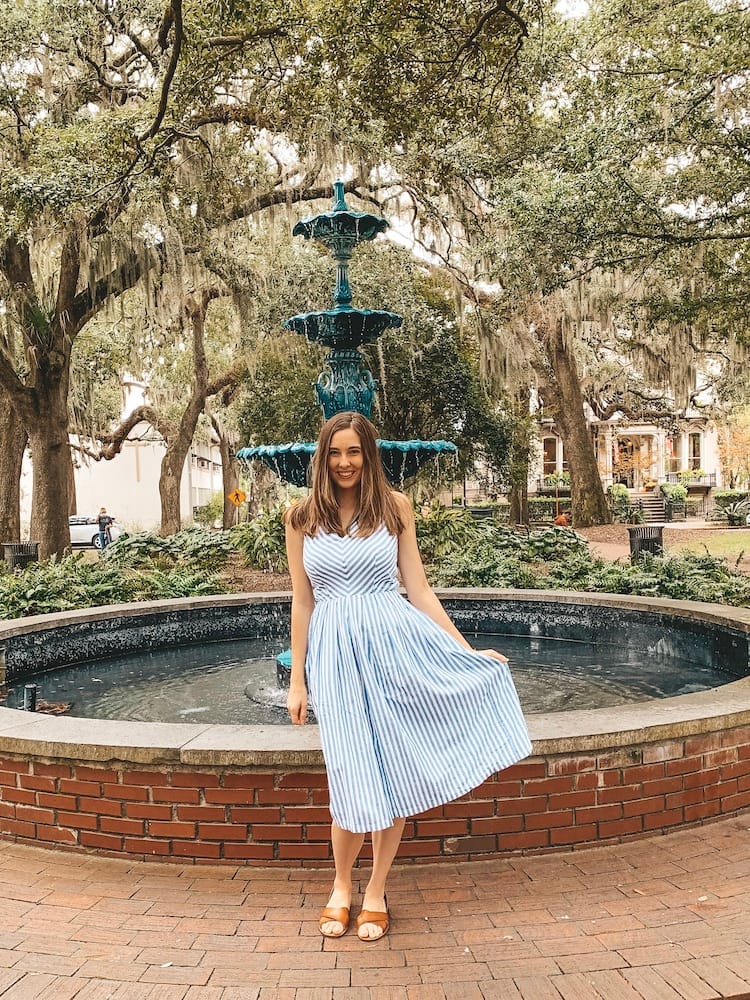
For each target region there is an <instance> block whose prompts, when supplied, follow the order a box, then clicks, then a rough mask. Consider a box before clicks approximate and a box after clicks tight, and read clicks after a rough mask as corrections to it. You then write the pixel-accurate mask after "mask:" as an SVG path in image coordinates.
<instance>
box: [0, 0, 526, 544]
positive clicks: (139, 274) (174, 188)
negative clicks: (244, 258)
mask: <svg viewBox="0 0 750 1000" xmlns="http://www.w3.org/2000/svg"><path fill="white" fill-rule="evenodd" d="M350 22H351V24H352V25H354V26H356V30H353V31H347V30H342V28H344V29H345V28H346V25H347V24H349V23H350ZM428 25H429V31H428V30H426V29H427V26H428ZM525 31H526V28H525V23H524V21H523V20H522V19H521V18H520V17H519V15H518V13H517V11H516V9H515V8H514V7H513V6H512V5H511V4H508V3H506V2H500V3H484V4H483V3H477V4H472V5H469V6H467V5H464V4H458V3H455V2H451V3H448V2H443V3H441V4H437V5H436V4H435V3H430V4H427V3H407V4H403V3H401V2H399V3H396V2H395V0H389V2H384V3H382V4H379V5H378V6H377V8H375V9H373V8H372V7H371V5H364V4H362V5H360V4H344V3H343V2H341V3H334V4H332V5H327V6H326V7H325V9H321V8H320V7H319V6H318V5H314V4H309V3H296V4H289V3H284V4H278V5H276V6H274V4H268V5H265V6H264V7H262V8H256V6H254V5H253V4H251V3H240V4H233V5H223V4H217V5H204V4H197V3H191V4H184V5H183V3H182V0H170V2H169V3H168V4H166V5H165V4H163V3H158V4H157V3H155V2H153V0H139V2H138V3H135V0H121V2H119V3H117V4H112V5H107V6H106V7H101V6H100V5H98V4H97V3H95V2H94V0H83V2H81V3H76V4H72V3H71V4H68V3H63V4H57V3H55V4H53V3H51V2H47V0H23V2H19V3H17V4H16V5H14V6H13V7H12V8H11V9H10V10H9V11H8V12H7V16H6V17H5V18H4V21H3V25H2V27H1V28H0V64H1V65H2V80H1V82H0V160H1V161H2V168H3V171H2V179H1V180H0V208H1V209H2V211H1V213H0V279H1V280H2V291H1V292H0V294H2V296H3V299H4V304H5V305H6V311H5V313H4V316H5V317H6V318H5V320H4V323H5V333H6V347H7V349H6V350H4V351H3V352H2V356H1V357H0V391H2V394H3V396H4V398H5V399H6V404H7V402H9V403H10V405H11V406H12V408H13V413H14V414H15V415H16V417H17V418H18V422H19V424H20V425H21V427H22V429H23V430H22V433H26V434H27V435H28V438H29V443H30V448H31V453H32V457H33V463H34V489H33V504H32V535H33V536H34V537H38V538H39V539H40V541H41V554H42V555H48V554H51V553H55V552H61V551H62V550H63V549H64V548H65V547H66V545H67V544H68V542H69V536H68V529H67V516H66V515H67V510H68V507H69V502H68V501H69V495H70V482H71V471H70V455H69V449H68V439H67V432H68V393H69V388H70V357H71V350H72V344H73V342H74V340H75V338H76V337H77V336H78V335H79V333H80V332H81V330H82V329H83V328H84V327H85V325H86V324H87V323H88V322H90V321H91V320H92V319H93V318H95V317H96V316H97V315H99V314H100V313H101V312H102V310H103V309H105V308H106V307H107V306H109V305H111V303H112V302H113V300H116V299H117V298H118V297H119V296H121V295H123V294H124V293H125V292H127V290H128V289H130V288H134V287H135V286H136V285H137V284H139V283H146V288H147V289H151V288H157V286H158V280H157V279H158V276H159V275H160V274H162V273H164V272H165V271H167V272H169V271H170V270H174V269H176V268H179V266H180V262H181V260H182V259H184V256H185V255H186V254H191V253H195V254H200V253H201V252H202V251H203V246H202V241H201V240H200V239H199V240H198V241H197V242H196V243H195V244H193V245H189V244H186V243H185V241H184V238H183V236H184V232H183V230H184V222H185V217H186V216H187V217H190V216H193V215H194V216H195V217H196V218H197V219H198V220H200V222H201V224H202V226H203V227H204V228H205V229H206V230H210V231H215V230H216V229H218V228H221V227H224V226H227V225H230V224H231V223H232V222H236V221H238V220H242V219H246V218H248V217H251V216H254V215H255V214H257V213H258V212H261V211H264V210H266V209H269V208H272V207H273V206H274V205H279V204H281V205H284V204H289V203H294V202H297V201H302V200H308V199H314V198H317V197H324V196H326V197H327V196H328V195H329V193H330V180H331V177H330V166H331V159H332V157H331V153H330V151H331V150H334V154H333V158H335V159H337V161H338V162H340V163H343V164H344V165H347V164H353V165H354V168H355V170H354V179H353V181H352V182H350V183H352V185H353V184H354V182H355V181H356V180H360V181H363V180H367V179H368V175H369V173H370V172H371V171H372V169H373V165H375V164H382V163H383V162H384V160H385V159H387V157H384V156H383V147H384V146H387V145H388V144H389V143H395V142H398V143H399V146H398V148H397V147H396V146H393V150H394V152H396V153H397V154H398V155H399V156H403V155H404V151H406V154H407V158H411V160H412V161H413V162H416V161H418V160H419V157H420V155H423V154H422V153H421V152H420V149H423V150H428V149H429V148H430V147H436V146H438V145H440V143H441V142H442V143H444V140H445V137H446V135H447V134H448V133H450V134H453V133H454V131H455V130H453V129H452V123H453V122H459V124H460V125H461V126H462V127H463V126H464V125H465V124H466V123H468V122H471V121H474V120H476V119H477V118H478V117H479V116H481V115H482V114H483V113H486V112H487V109H488V108H489V107H490V106H491V102H492V99H493V97H494V95H495V94H496V92H497V90H498V88H499V87H501V86H502V85H503V83H504V82H505V80H506V77H507V71H508V69H509V67H511V66H512V63H513V60H514V57H515V55H516V53H517V51H518V48H519V46H520V44H521V41H522V39H523V37H524V34H525ZM436 98H439V100H436ZM420 106H422V107H424V109H425V111H424V114H423V115H420V114H419V113H418V110H417V109H418V108H419V107H420ZM365 124H366V125H367V126H368V127H367V128H365V127H364V126H365ZM358 126H361V127H358ZM417 126H418V134H415V130H416V128H417ZM269 137H270V138H269ZM423 139H424V145H423V146H421V147H420V143H421V141H422V140H423ZM290 149H295V150H296V152H297V160H296V161H295V160H294V157H292V162H291V164H290V163H289V160H288V157H287V152H288V151H289V150H290ZM375 152H377V156H375V155H373V154H374V153H375ZM197 291H198V293H199V300H198V301H199V307H198V311H197V312H195V311H193V313H192V315H200V312H201V309H202V305H201V304H200V303H202V296H203V294H204V291H205V287H203V288H201V289H198V290H197ZM153 305H154V309H155V310H156V311H157V312H158V302H156V303H154V304H153ZM185 307H186V308H187V309H188V311H190V310H191V309H193V307H192V306H191V304H190V301H188V300H186V303H185ZM13 440H15V441H16V444H15V448H16V452H15V454H16V455H17V454H18V449H20V444H19V443H18V439H15V438H14V439H13ZM2 460H3V461H4V462H6V464H5V465H4V467H3V469H2V471H3V472H5V473H8V475H10V476H13V475H15V472H14V468H15V466H14V464H13V462H11V461H10V460H9V459H8V460H6V456H5V453H4V454H3V459H2ZM16 464H17V463H16ZM10 502H11V503H12V502H13V501H12V499H11V501H10Z"/></svg>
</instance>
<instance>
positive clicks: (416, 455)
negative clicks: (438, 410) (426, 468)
mask: <svg viewBox="0 0 750 1000" xmlns="http://www.w3.org/2000/svg"><path fill="white" fill-rule="evenodd" d="M316 447H317V445H316V444H315V443H314V442H312V441H304V442H292V443H290V444H259V445H255V446H254V447H252V448H240V450H239V451H238V452H237V458H238V459H239V460H240V461H241V462H242V463H243V464H245V465H249V463H250V462H251V461H252V460H254V459H255V460H257V461H260V462H263V464H264V465H267V466H268V468H269V469H271V470H272V471H273V472H274V473H275V474H276V475H277V476H278V477H279V479H281V480H282V481H283V482H285V483H291V484H292V485H293V486H307V485H308V482H307V469H308V466H309V465H310V462H311V461H312V457H313V455H314V454H315V449H316ZM378 450H379V452H380V460H381V462H382V463H383V468H384V469H385V474H386V478H387V479H388V482H389V483H391V484H392V485H393V486H403V484H404V481H405V480H407V479H409V478H411V476H415V475H416V474H417V472H418V471H419V469H420V468H421V467H422V466H423V465H424V463H425V462H427V461H429V459H431V458H435V457H437V456H439V455H456V454H457V452H458V448H457V447H456V445H455V444H453V443H452V442H451V441H419V440H412V441H383V440H381V439H378Z"/></svg>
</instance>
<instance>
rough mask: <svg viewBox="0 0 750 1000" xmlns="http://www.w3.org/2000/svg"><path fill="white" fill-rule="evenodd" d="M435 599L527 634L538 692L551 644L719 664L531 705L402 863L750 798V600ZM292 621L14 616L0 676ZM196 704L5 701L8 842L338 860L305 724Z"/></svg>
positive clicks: (163, 615)
mask: <svg viewBox="0 0 750 1000" xmlns="http://www.w3.org/2000/svg"><path fill="white" fill-rule="evenodd" d="M440 596H441V598H442V599H443V601H444V602H445V604H446V607H447V608H448V610H449V611H450V613H451V614H452V616H453V618H454V620H455V621H456V622H457V623H458V624H459V626H460V627H461V628H462V630H464V631H465V632H466V633H467V634H475V633H476V634H478V635H479V636H480V637H481V639H482V640H483V641H484V642H486V643H487V644H497V645H499V646H501V648H503V647H504V646H506V645H508V643H509V642H511V640H508V639H502V638H499V637H498V638H496V636H498V634H500V635H506V636H507V635H516V636H520V637H521V638H520V639H519V640H518V641H519V642H521V643H522V645H521V647H519V650H518V652H517V653H514V654H513V655H514V656H515V657H516V659H517V660H519V661H520V659H522V657H523V656H524V655H526V656H528V658H529V659H530V661H531V662H532V664H533V663H536V664H537V666H539V664H544V671H545V673H544V677H543V678H542V683H541V685H540V686H541V687H542V688H552V687H554V686H555V683H556V681H555V679H554V675H552V674H550V673H549V672H548V671H549V668H550V667H551V666H553V664H551V663H550V662H548V661H550V656H549V655H548V651H549V649H550V648H551V647H550V646H549V643H548V641H547V640H548V637H554V639H555V640H563V641H564V642H565V643H566V644H570V645H571V646H573V645H579V644H581V643H583V644H585V643H586V642H587V641H590V640H591V638H592V637H596V639H597V641H598V642H599V643H600V644H601V645H604V646H606V647H608V648H609V649H610V651H611V654H612V655H611V657H610V658H612V659H620V660H621V661H623V662H624V663H628V662H632V661H633V658H634V656H635V653H634V651H637V652H638V654H639V655H640V658H641V659H643V660H645V661H648V662H650V663H653V664H657V666H658V665H659V664H661V665H662V666H663V665H664V664H665V663H669V662H671V661H670V659H669V658H671V657H677V658H678V659H682V660H685V661H687V662H689V663H690V664H692V667H691V672H692V674H693V676H691V677H690V678H689V683H691V684H692V683H693V682H694V681H695V674H705V671H707V670H709V669H718V671H719V673H718V674H715V675H708V674H705V676H704V677H703V679H702V680H701V683H702V684H706V683H707V684H710V685H711V686H710V687H708V688H707V689H706V690H703V691H699V692H692V693H679V692H680V691H681V690H682V689H681V687H680V685H681V684H682V681H680V680H677V681H676V686H673V688H672V689H671V690H670V689H669V688H668V689H667V690H665V691H663V692H662V695H664V696H663V697H661V698H658V699H653V698H649V697H648V696H649V694H650V691H649V690H645V691H641V692H640V693H639V694H638V697H639V698H641V699H642V698H644V697H645V698H646V699H647V700H640V701H632V700H631V701H625V700H624V698H625V696H624V695H621V694H620V693H619V691H618V693H617V694H616V696H615V698H614V704H613V703H611V702H612V699H609V700H610V704H608V705H606V706H602V707H598V708H592V707H590V708H580V707H578V701H577V699H578V694H577V688H576V685H575V684H574V685H573V693H572V695H571V696H570V698H569V699H568V700H569V701H571V700H572V702H573V703H574V706H575V707H572V708H571V705H570V704H569V705H568V706H566V707H568V708H569V709H570V710H568V711H557V710H552V709H557V708H560V707H563V706H560V705H552V704H550V705H548V706H546V710H544V711H536V712H532V714H530V715H529V723H530V730H531V734H532V738H533V740H534V755H533V756H532V757H530V758H528V759H527V760H526V761H524V762H522V763H520V764H517V765H515V766H514V767H512V768H509V769H508V770H506V771H504V772H502V773H500V774H498V775H493V776H491V777H490V778H489V779H488V780H487V781H486V782H484V783H483V785H481V786H479V788H477V789H475V790H474V791H473V792H471V793H470V794H469V795H467V796H464V797H463V798H462V799H459V800H458V801H456V802H454V803H448V804H447V805H445V806H442V807H439V808H438V809H434V810H431V811H430V812H429V813H426V814H424V815H422V816H418V817H413V818H410V819H409V822H408V823H407V832H406V837H405V839H404V842H403V844H402V848H401V854H400V857H401V859H402V860H413V861H419V860H432V861H434V860H440V859H441V858H442V859H452V860H455V859H456V858H471V859H475V858H481V857H487V856H496V855H498V854H503V853H506V852H508V853H512V852H519V851H538V850H544V849H549V848H558V849H559V848H561V847H564V846H582V845H585V844H593V843H602V842H609V841H612V840H617V839H624V838H629V837H634V836H640V835H643V834H645V833H650V832H655V831H658V830H666V829H672V828H674V827H675V826H679V825H685V824H690V823H695V822H701V821H704V820H707V819H710V818H712V817H715V816H719V815H728V814H731V813H733V812H737V811H739V810H741V809H744V808H746V807H747V806H748V805H750V678H748V676H747V674H748V637H749V636H750V611H747V610H744V609H735V608H726V607H719V606H713V605H705V604H697V603H687V602H675V601H660V600H655V599H650V598H633V597H614V596H608V595H600V594H572V593H569V594H565V593H549V592H544V593H542V592H533V591H521V592H508V591H489V590H488V591H476V590H467V591H443V592H442V593H441V594H440ZM288 617H289V595H257V594H254V595H230V596H224V597H216V598H192V599H184V600H177V601H165V602H159V603H154V604H133V605H125V606H120V607H116V608H112V607H108V608H99V609H88V610H87V611H81V612H68V613H65V614H59V615H55V616H39V617H38V618H28V619H22V620H18V621H15V622H7V623H4V624H3V626H2V627H0V649H1V650H2V657H0V672H2V671H3V670H4V672H5V677H4V678H3V679H4V680H5V681H6V683H7V684H8V686H10V687H16V688H17V687H19V685H20V686H22V683H23V681H24V679H25V678H26V677H28V676H29V675H30V674H32V673H35V672H38V671H39V670H42V671H47V670H53V669H55V668H57V667H58V666H60V665H61V664H65V663H67V664H70V663H80V664H82V667H81V669H82V670H84V671H86V670H88V669H89V668H88V667H86V666H85V665H83V664H85V663H87V662H90V661H93V660H101V659H102V658H105V657H112V656H117V655H120V654H130V653H132V652H134V651H143V650H157V649H164V648H167V649H169V648H172V647H174V646H175V645H179V644H193V645H198V646H205V645H206V644H208V643H211V642H216V641H218V640H221V643H220V645H221V646H226V648H229V647H228V644H229V643H232V642H238V641H239V642H242V643H247V642H248V640H249V639H255V640H258V641H259V642H261V644H262V643H266V644H267V645H266V646H265V647H263V648H264V649H267V650H268V652H269V653H270V654H272V653H273V652H274V651H276V650H278V649H280V648H281V647H282V645H283V644H284V642H285V636H286V635H288ZM512 641H513V642H515V641H516V640H512ZM524 650H525V651H526V652H525V653H524ZM545 650H547V653H545V652H544V651H545ZM511 652H512V651H511ZM94 669H97V668H94ZM538 672H539V671H537V673H538ZM658 672H659V671H657V673H658ZM661 672H662V674H663V675H664V679H665V680H666V681H667V683H673V684H674V683H675V678H674V676H672V672H671V670H669V669H668V670H666V672H665V671H664V670H662V671H661ZM530 673H531V674H533V670H532V671H530ZM589 673H590V671H589ZM732 678H735V679H732ZM99 679H100V680H101V678H99ZM586 679H587V680H588V681H589V682H590V681H591V680H592V678H591V677H590V676H589V677H588V678H586ZM537 680H538V678H537ZM593 680H594V681H595V682H596V680H597V679H596V677H595V678H593ZM717 680H727V683H724V684H722V685H721V686H714V685H715V684H716V682H717ZM125 683H127V682H125ZM618 683H619V681H618ZM649 683H650V682H649ZM576 684H577V681H576ZM95 686H98V685H95ZM594 687H597V684H596V683H594ZM44 696H45V697H49V695H47V694H46V693H45V695H44ZM242 697H243V698H244V693H243V695H242ZM522 697H523V696H522ZM50 700H52V699H50ZM151 700H152V701H153V700H154V698H153V697H152V699H151ZM244 700H245V703H246V704H247V703H248V700H247V699H246V698H245V699H244ZM199 707H200V706H199ZM201 715H202V713H195V714H193V715H187V716H183V717H182V718H184V719H186V721H182V722H177V723H175V722H151V721H109V720H105V719H93V718H92V719H88V718H80V717H54V716H48V715H42V714H38V713H29V712H22V711H17V710H15V709H12V708H2V709H0V835H2V836H4V837H6V838H14V839H17V840H19V841H23V842H34V843H41V844H46V845H52V844H56V845H61V846H65V847H67V848H69V849H74V850H89V851H103V852H106V853H110V854H114V855H130V856H137V857H158V858H161V859H165V860H167V859H170V858H174V859H178V860H181V861H184V860H186V859H193V860H195V861H224V862H234V863H237V862H238V861H244V862H247V863H255V864H279V863H283V864H323V865H327V864H330V861H331V859H330V853H329V852H330V846H329V843H328V826H327V824H328V812H327V809H326V802H327V788H326V780H325V769H324V767H323V762H322V756H321V753H320V745H319V741H318V734H317V727H316V726H314V725H312V726H306V727H302V728H297V727H292V726H288V725H272V724H269V723H268V722H258V723H255V724H250V725H247V724H239V723H235V724H233V723H225V724H220V723H219V724H217V723H212V722H211V721H208V720H206V719H204V718H202V717H201ZM245 718H246V716H245Z"/></svg>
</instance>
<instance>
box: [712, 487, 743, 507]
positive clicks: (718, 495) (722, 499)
mask: <svg viewBox="0 0 750 1000" xmlns="http://www.w3.org/2000/svg"><path fill="white" fill-rule="evenodd" d="M748 497H750V490H716V492H715V493H714V495H713V498H714V503H715V504H716V506H717V507H718V508H719V510H724V508H725V507H730V506H731V505H732V504H733V503H737V502H738V501H739V500H747V498H748Z"/></svg>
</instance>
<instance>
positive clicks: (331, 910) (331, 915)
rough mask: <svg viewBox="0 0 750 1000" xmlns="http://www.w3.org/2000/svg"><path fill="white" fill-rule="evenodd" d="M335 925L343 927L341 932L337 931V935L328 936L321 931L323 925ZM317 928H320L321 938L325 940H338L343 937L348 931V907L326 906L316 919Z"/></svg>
mask: <svg viewBox="0 0 750 1000" xmlns="http://www.w3.org/2000/svg"><path fill="white" fill-rule="evenodd" d="M330 923H337V924H341V925H342V926H343V928H344V929H343V930H342V931H339V932H338V933H337V934H329V933H327V932H326V931H324V930H323V924H330ZM318 927H319V928H320V933H321V934H322V935H323V937H327V938H339V937H343V936H344V934H346V932H347V931H348V930H349V907H348V906H326V908H325V909H324V910H321V913H320V917H319V918H318Z"/></svg>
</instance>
